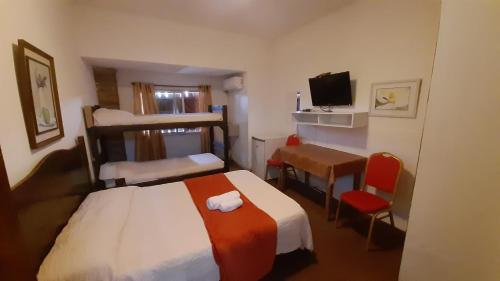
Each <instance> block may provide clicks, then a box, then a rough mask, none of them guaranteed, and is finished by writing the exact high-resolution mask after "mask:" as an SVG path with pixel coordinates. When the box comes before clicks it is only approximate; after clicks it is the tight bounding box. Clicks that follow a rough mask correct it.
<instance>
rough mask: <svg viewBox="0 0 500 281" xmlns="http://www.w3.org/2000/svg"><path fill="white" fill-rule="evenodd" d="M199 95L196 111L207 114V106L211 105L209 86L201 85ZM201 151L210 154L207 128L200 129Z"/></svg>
mask: <svg viewBox="0 0 500 281" xmlns="http://www.w3.org/2000/svg"><path fill="white" fill-rule="evenodd" d="M198 91H199V93H200V95H199V97H198V110H199V111H200V112H207V111H208V106H209V105H212V92H211V91H210V86H207V85H202V86H199V87H198ZM200 137H201V151H202V152H203V153H206V152H210V133H209V128H201V135H200Z"/></svg>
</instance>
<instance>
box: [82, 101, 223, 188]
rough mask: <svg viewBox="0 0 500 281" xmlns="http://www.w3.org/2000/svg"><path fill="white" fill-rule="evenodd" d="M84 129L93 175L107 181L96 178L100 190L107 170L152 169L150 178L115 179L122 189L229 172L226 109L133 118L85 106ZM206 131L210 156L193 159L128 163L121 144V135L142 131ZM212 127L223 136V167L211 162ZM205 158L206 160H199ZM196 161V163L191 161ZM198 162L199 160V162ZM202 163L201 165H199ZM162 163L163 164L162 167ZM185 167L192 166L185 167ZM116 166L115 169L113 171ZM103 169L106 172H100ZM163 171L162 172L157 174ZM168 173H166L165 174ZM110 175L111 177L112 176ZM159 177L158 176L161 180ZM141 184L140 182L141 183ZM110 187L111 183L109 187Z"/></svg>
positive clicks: (214, 161) (212, 108)
mask: <svg viewBox="0 0 500 281" xmlns="http://www.w3.org/2000/svg"><path fill="white" fill-rule="evenodd" d="M83 115H84V120H85V126H86V129H87V136H88V141H89V144H90V151H91V154H92V157H91V161H92V164H93V165H92V167H93V169H94V174H95V175H103V174H104V175H106V179H107V180H108V181H104V180H103V179H104V178H103V177H99V179H100V180H101V181H98V182H97V184H98V185H99V186H100V187H101V188H102V187H104V186H108V185H110V181H109V180H110V179H113V178H110V177H108V176H107V175H108V174H110V173H109V172H108V171H109V170H117V169H118V170H121V169H122V168H123V169H125V170H128V171H130V173H127V174H128V175H129V176H130V174H133V173H134V170H137V171H141V173H142V172H144V171H146V168H141V167H140V166H144V167H153V168H154V169H156V170H154V171H153V172H151V173H150V174H151V175H152V176H151V177H144V176H143V177H141V179H140V180H138V178H137V177H136V179H135V180H134V179H131V178H130V179H129V180H126V179H125V180H123V177H116V178H114V179H115V181H116V183H115V185H117V186H123V185H124V184H125V183H133V184H138V185H141V186H147V185H155V184H160V183H168V182H173V181H178V180H182V179H184V178H190V177H196V176H202V175H207V174H215V173H221V172H227V171H229V132H228V130H229V129H228V118H227V106H225V105H223V106H209V108H208V112H203V113H187V114H154V115H134V114H132V113H130V112H127V111H123V110H115V109H106V108H100V107H99V106H93V107H91V106H85V107H84V108H83ZM199 127H206V128H208V129H209V136H210V140H209V143H210V151H209V152H210V153H211V155H203V156H200V155H192V156H193V157H189V156H188V157H184V158H180V159H167V160H166V161H159V162H157V161H152V162H151V163H147V162H140V163H131V162H125V161H127V159H126V158H127V157H126V153H125V145H124V137H123V133H124V132H130V131H142V130H166V129H174V128H199ZM214 127H219V128H220V129H221V130H222V135H223V147H224V155H223V157H222V156H221V157H222V160H221V161H223V162H222V163H223V166H222V167H221V166H220V162H219V161H216V160H215V159H213V157H212V156H214V154H215V148H214V143H215V137H214ZM201 158H206V159H208V160H209V161H208V162H207V161H205V160H203V161H201ZM193 159H195V160H193ZM198 160H200V161H198ZM173 163H179V164H180V165H181V166H179V167H178V168H175V167H174V165H173ZM200 163H203V164H200ZM162 164H165V165H166V166H164V167H163V168H162V167H161V165H162ZM188 164H191V166H189V167H188ZM115 167H116V169H115ZM100 168H104V169H105V170H106V172H104V173H103V172H102V171H100ZM159 170H163V172H161V173H160V172H158V171H159ZM167 170H169V171H167ZM113 173H114V172H112V173H111V174H113ZM160 176H161V177H160ZM141 181H142V182H141ZM111 185H113V184H111Z"/></svg>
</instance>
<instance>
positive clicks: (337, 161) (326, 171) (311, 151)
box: [273, 144, 367, 178]
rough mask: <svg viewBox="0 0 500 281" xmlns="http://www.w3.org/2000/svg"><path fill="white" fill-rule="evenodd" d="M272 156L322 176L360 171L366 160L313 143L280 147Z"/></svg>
mask: <svg viewBox="0 0 500 281" xmlns="http://www.w3.org/2000/svg"><path fill="white" fill-rule="evenodd" d="M273 158H275V159H281V160H283V161H285V162H286V163H288V164H290V165H292V166H294V167H297V168H298V169H301V170H304V171H307V172H310V173H311V174H313V175H316V176H319V177H324V178H328V177H330V176H333V175H332V172H333V174H334V176H343V175H348V174H352V173H353V171H362V170H363V169H364V166H365V164H366V160H367V159H366V157H363V156H360V155H356V154H352V153H347V152H343V151H339V150H335V149H331V148H326V147H322V146H318V145H314V144H301V145H298V146H284V147H280V148H279V149H278V150H276V152H275V154H274V155H273Z"/></svg>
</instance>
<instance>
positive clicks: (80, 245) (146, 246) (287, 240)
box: [38, 171, 313, 281]
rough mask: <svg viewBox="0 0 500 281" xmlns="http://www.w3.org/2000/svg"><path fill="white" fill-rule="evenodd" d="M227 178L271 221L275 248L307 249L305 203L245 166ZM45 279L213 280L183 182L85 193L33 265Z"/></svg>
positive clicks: (207, 247) (208, 251)
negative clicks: (44, 254)
mask: <svg viewBox="0 0 500 281" xmlns="http://www.w3.org/2000/svg"><path fill="white" fill-rule="evenodd" d="M226 176H227V177H228V179H229V180H230V181H231V182H232V183H233V184H234V185H235V186H237V188H238V189H239V190H240V191H241V192H242V193H243V194H245V195H246V196H247V197H248V198H249V199H250V200H251V201H252V202H253V203H254V204H255V205H256V206H257V207H259V208H261V209H262V210H263V211H265V212H266V213H267V214H269V215H270V216H271V217H272V218H273V219H274V220H275V221H276V223H277V226H278V233H277V249H276V254H280V253H286V252H291V251H294V250H296V249H299V248H302V249H304V248H305V249H309V250H312V249H313V242H312V235H311V229H310V226H309V220H308V217H307V214H306V213H305V211H304V210H303V209H302V208H301V207H300V205H298V204H297V203H296V202H295V201H294V200H292V199H290V198H289V197H287V196H286V195H283V194H282V193H281V192H279V191H278V190H276V189H275V188H274V187H272V186H270V185H269V184H267V183H266V182H264V181H262V180H261V179H260V178H258V177H257V176H255V175H253V174H251V173H250V172H248V171H234V172H229V173H226ZM38 279H39V280H40V281H45V280H146V281H147V280H180V281H183V280H196V281H197V280H200V281H201V280H204V281H205V280H219V269H218V266H217V264H216V263H215V260H214V258H213V255H212V245H211V243H210V240H209V237H208V233H207V231H206V229H205V226H204V224H203V219H202V218H201V216H200V214H199V213H198V211H197V209H196V206H195V205H194V203H193V201H192V199H191V196H190V194H189V191H188V190H187V188H186V186H185V185H184V183H183V182H175V183H169V184H164V185H158V186H154V187H148V188H137V187H126V188H118V189H111V190H106V191H100V192H96V193H93V194H90V195H89V196H88V198H87V199H86V200H85V201H84V203H83V204H82V205H81V207H80V208H79V209H78V210H77V212H76V213H75V214H74V215H73V216H72V217H71V219H70V221H69V223H68V225H67V226H66V227H65V228H64V230H63V231H62V233H61V234H60V235H59V237H58V238H57V240H56V243H55V245H54V247H53V248H52V250H51V251H50V253H49V255H48V256H47V257H46V258H45V260H44V262H43V263H42V265H41V267H40V271H39V273H38Z"/></svg>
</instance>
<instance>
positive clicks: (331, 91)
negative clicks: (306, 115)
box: [309, 71, 352, 106]
mask: <svg viewBox="0 0 500 281" xmlns="http://www.w3.org/2000/svg"><path fill="white" fill-rule="evenodd" d="M309 88H310V89H311V98H312V104H313V106H336V105H352V96H351V80H350V76H349V71H346V72H340V73H335V74H325V75H321V76H318V77H314V78H309Z"/></svg>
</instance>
